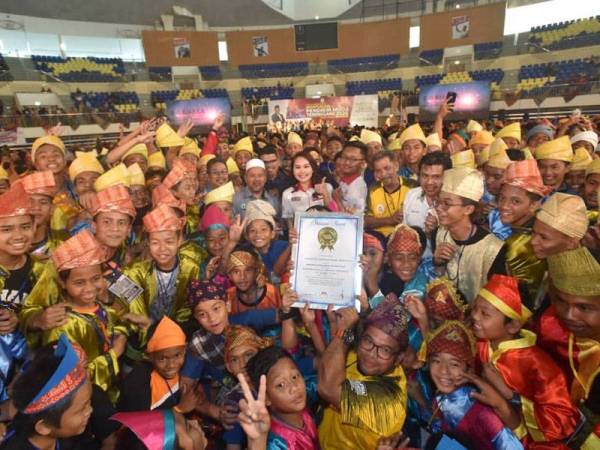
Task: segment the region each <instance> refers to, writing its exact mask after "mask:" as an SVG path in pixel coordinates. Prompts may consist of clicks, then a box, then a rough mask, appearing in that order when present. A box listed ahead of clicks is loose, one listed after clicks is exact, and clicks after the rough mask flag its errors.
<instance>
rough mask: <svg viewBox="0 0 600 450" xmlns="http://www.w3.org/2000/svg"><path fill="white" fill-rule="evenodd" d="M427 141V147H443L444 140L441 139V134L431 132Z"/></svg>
mask: <svg viewBox="0 0 600 450" xmlns="http://www.w3.org/2000/svg"><path fill="white" fill-rule="evenodd" d="M425 142H426V144H427V147H433V146H436V147H439V148H442V141H441V139H440V136H439V135H438V134H437V133H431V134H430V135H429V136H427V139H426V141H425Z"/></svg>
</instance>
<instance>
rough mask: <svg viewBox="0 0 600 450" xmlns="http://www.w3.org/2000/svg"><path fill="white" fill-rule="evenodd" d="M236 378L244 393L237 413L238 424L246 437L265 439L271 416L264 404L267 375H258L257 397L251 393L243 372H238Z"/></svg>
mask: <svg viewBox="0 0 600 450" xmlns="http://www.w3.org/2000/svg"><path fill="white" fill-rule="evenodd" d="M238 380H239V382H240V386H241V388H242V392H243V393H244V398H243V399H242V400H240V414H239V415H238V420H239V422H240V425H241V426H242V428H243V429H244V432H245V433H246V436H248V439H251V440H257V439H261V438H262V439H266V437H267V434H268V433H269V429H270V428H271V416H269V411H268V410H267V406H266V396H267V377H266V376H265V375H261V377H260V386H259V388H258V397H257V398H254V395H252V392H251V391H250V386H248V382H247V381H246V378H245V377H244V375H243V374H241V373H240V374H238Z"/></svg>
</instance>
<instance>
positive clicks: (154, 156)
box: [148, 150, 167, 170]
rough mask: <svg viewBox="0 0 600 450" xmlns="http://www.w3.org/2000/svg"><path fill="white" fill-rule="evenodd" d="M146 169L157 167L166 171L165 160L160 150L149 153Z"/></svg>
mask: <svg viewBox="0 0 600 450" xmlns="http://www.w3.org/2000/svg"><path fill="white" fill-rule="evenodd" d="M148 167H149V168H150V167H159V168H161V169H164V170H166V169H167V160H166V159H165V155H163V152H161V151H160V150H159V151H157V152H154V153H150V156H148Z"/></svg>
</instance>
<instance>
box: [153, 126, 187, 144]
mask: <svg viewBox="0 0 600 450" xmlns="http://www.w3.org/2000/svg"><path fill="white" fill-rule="evenodd" d="M156 143H157V144H158V146H159V147H179V146H181V145H183V144H185V140H184V139H183V138H182V137H180V136H179V135H178V134H177V132H176V131H175V130H173V128H171V127H170V126H169V124H168V123H163V124H162V125H161V126H160V127H158V130H156Z"/></svg>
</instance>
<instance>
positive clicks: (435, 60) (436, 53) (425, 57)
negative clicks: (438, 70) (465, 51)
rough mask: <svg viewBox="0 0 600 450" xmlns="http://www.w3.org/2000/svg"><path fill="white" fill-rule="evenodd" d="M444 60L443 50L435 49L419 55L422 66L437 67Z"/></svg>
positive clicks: (424, 51)
mask: <svg viewBox="0 0 600 450" xmlns="http://www.w3.org/2000/svg"><path fill="white" fill-rule="evenodd" d="M443 58H444V49H442V48H436V49H435V50H423V51H422V52H421V53H419V59H420V60H421V65H422V66H427V65H431V64H433V65H436V66H437V65H438V64H441V63H442V59H443Z"/></svg>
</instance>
